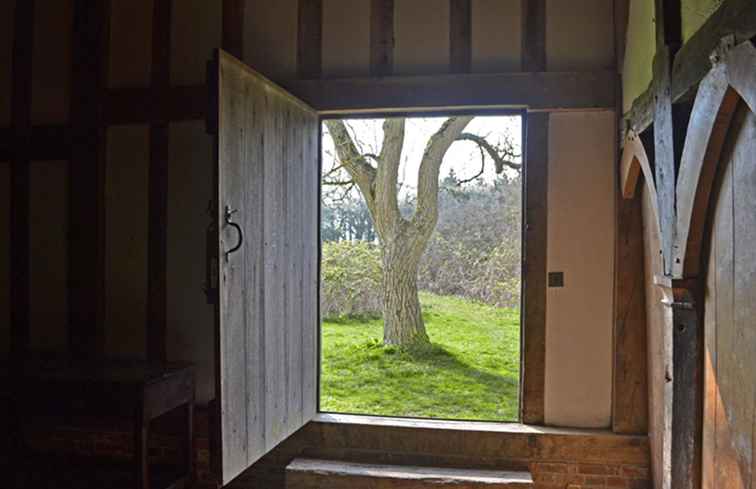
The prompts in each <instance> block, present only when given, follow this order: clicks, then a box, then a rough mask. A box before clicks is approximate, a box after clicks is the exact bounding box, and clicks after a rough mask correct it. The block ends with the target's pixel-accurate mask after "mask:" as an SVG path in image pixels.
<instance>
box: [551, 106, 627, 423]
mask: <svg viewBox="0 0 756 489" xmlns="http://www.w3.org/2000/svg"><path fill="white" fill-rule="evenodd" d="M614 126H615V124H614V113H613V112H596V113H581V114H570V113H553V114H551V116H550V127H549V197H548V199H549V200H548V202H549V212H548V236H549V242H548V246H547V248H548V251H547V257H548V258H547V264H548V265H547V266H548V271H549V272H563V273H564V287H560V288H554V287H551V288H548V289H547V296H546V301H547V302H546V304H547V308H546V389H545V406H546V407H545V418H546V424H552V425H557V426H575V427H586V428H587V427H594V428H598V427H608V426H609V423H610V418H611V392H612V375H611V374H612V322H613V312H612V295H613V294H612V290H613V273H612V269H613V263H614V215H615V213H614V164H613V159H614V145H613V144H614V135H615V134H616V133H615V131H614Z"/></svg>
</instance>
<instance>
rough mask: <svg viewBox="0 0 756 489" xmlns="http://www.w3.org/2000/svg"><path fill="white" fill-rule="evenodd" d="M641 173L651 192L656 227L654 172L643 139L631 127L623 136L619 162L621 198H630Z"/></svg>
mask: <svg viewBox="0 0 756 489" xmlns="http://www.w3.org/2000/svg"><path fill="white" fill-rule="evenodd" d="M641 173H643V180H644V181H645V182H646V188H647V190H648V192H649V193H650V194H651V205H652V207H653V210H654V218H655V219H656V224H657V227H658V226H659V209H658V205H659V204H658V202H657V200H656V183H655V181H654V172H653V171H652V170H651V164H650V163H649V161H648V154H647V153H646V148H645V147H644V146H643V141H641V138H640V137H639V136H638V135H637V134H636V133H635V131H633V130H632V129H631V130H629V131H628V132H627V135H626V136H625V145H624V149H623V150H622V161H621V163H620V185H621V190H622V198H623V199H632V198H633V196H634V195H635V191H636V188H637V186H638V179H639V177H640V175H641Z"/></svg>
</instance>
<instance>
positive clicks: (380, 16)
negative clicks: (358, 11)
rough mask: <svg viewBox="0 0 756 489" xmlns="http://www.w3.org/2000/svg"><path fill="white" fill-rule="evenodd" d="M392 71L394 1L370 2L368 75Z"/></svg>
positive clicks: (378, 74) (379, 0)
mask: <svg viewBox="0 0 756 489" xmlns="http://www.w3.org/2000/svg"><path fill="white" fill-rule="evenodd" d="M393 71H394V0H370V74H371V75H372V76H388V75H390V74H392V73H393Z"/></svg>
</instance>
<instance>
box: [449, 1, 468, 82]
mask: <svg viewBox="0 0 756 489" xmlns="http://www.w3.org/2000/svg"><path fill="white" fill-rule="evenodd" d="M449 49H450V53H449V68H450V70H449V71H451V72H452V73H469V72H470V67H471V62H472V4H471V0H449Z"/></svg>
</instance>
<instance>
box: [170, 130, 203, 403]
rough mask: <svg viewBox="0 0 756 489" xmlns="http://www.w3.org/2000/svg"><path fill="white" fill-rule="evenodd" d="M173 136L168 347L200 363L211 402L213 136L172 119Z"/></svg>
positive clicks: (173, 355)
mask: <svg viewBox="0 0 756 489" xmlns="http://www.w3.org/2000/svg"><path fill="white" fill-rule="evenodd" d="M169 140H170V147H169V155H170V159H169V166H168V217H167V223H168V255H167V260H168V261H167V280H168V287H167V331H166V334H167V342H166V343H167V347H168V352H167V353H168V359H169V360H170V361H191V362H193V363H194V364H195V365H196V370H195V382H196V388H197V392H196V398H197V402H200V403H206V402H208V401H209V400H210V399H212V398H213V397H214V395H215V370H214V365H215V363H214V361H215V357H214V355H213V352H214V348H213V343H214V336H213V328H212V325H213V321H214V317H213V307H212V306H211V305H208V304H207V302H206V300H205V295H204V293H203V292H202V287H203V286H204V283H205V264H206V260H205V257H206V249H205V231H206V228H207V225H208V224H209V223H210V215H209V214H208V212H207V204H208V202H209V201H210V199H211V198H212V195H213V192H212V190H213V188H212V181H213V172H212V165H211V164H209V162H210V161H211V159H212V146H213V140H212V138H211V137H210V136H209V135H207V134H206V133H205V125H204V123H203V122H201V121H193V122H182V123H175V124H171V127H170V136H169Z"/></svg>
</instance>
